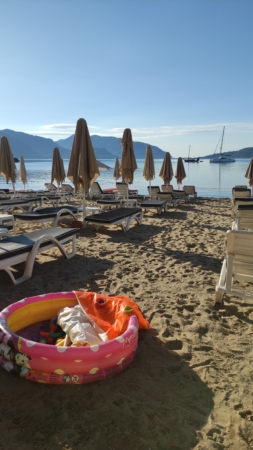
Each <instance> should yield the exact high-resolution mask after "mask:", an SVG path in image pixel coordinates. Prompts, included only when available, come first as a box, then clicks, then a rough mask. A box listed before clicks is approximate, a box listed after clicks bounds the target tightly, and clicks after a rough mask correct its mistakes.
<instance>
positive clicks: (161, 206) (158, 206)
mask: <svg viewBox="0 0 253 450" xmlns="http://www.w3.org/2000/svg"><path fill="white" fill-rule="evenodd" d="M140 207H141V208H142V209H143V211H145V212H146V211H147V210H149V209H151V210H155V211H156V212H157V214H159V215H161V214H162V212H163V211H164V212H167V202H166V201H165V200H147V201H145V202H144V203H141V204H140Z"/></svg>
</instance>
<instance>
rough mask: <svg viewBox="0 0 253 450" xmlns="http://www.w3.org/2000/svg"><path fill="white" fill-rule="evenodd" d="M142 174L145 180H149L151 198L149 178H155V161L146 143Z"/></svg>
mask: <svg viewBox="0 0 253 450" xmlns="http://www.w3.org/2000/svg"><path fill="white" fill-rule="evenodd" d="M143 176H144V178H145V179H146V180H147V181H149V194H150V198H151V180H153V179H154V178H155V163H154V157H153V152H152V148H151V147H150V145H148V146H147V148H146V157H145V161H144V168H143Z"/></svg>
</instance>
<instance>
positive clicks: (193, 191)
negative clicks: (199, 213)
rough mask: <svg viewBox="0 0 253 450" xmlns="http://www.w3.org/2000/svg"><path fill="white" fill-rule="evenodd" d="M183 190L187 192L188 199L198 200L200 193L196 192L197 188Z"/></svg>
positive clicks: (188, 187) (185, 187) (187, 187)
mask: <svg viewBox="0 0 253 450" xmlns="http://www.w3.org/2000/svg"><path fill="white" fill-rule="evenodd" d="M183 190H184V191H185V193H186V195H188V197H189V198H190V197H192V198H193V199H194V200H196V198H197V195H198V193H197V192H196V189H195V186H186V185H185V186H183Z"/></svg>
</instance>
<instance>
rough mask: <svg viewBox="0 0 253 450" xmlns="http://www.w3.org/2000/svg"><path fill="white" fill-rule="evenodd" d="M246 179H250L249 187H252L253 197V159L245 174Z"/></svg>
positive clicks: (252, 193)
mask: <svg viewBox="0 0 253 450" xmlns="http://www.w3.org/2000/svg"><path fill="white" fill-rule="evenodd" d="M245 178H248V180H249V185H250V186H251V196H252V195H253V158H251V160H250V162H249V165H248V168H247V170H246V173H245Z"/></svg>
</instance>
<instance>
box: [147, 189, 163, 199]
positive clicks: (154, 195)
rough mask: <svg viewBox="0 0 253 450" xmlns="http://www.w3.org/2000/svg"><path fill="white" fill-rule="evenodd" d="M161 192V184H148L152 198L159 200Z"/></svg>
mask: <svg viewBox="0 0 253 450" xmlns="http://www.w3.org/2000/svg"><path fill="white" fill-rule="evenodd" d="M159 192H161V191H160V186H148V193H149V198H150V197H151V198H150V200H157V194H158V193H159Z"/></svg>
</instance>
